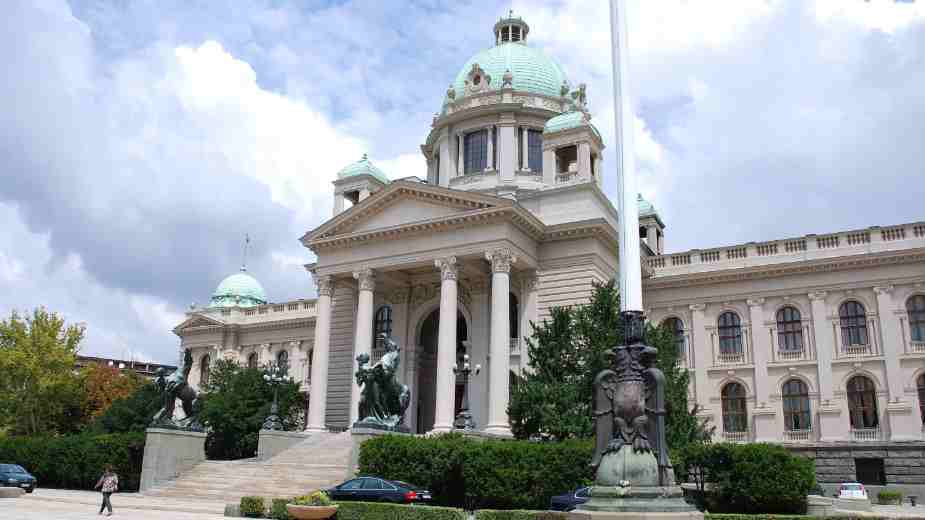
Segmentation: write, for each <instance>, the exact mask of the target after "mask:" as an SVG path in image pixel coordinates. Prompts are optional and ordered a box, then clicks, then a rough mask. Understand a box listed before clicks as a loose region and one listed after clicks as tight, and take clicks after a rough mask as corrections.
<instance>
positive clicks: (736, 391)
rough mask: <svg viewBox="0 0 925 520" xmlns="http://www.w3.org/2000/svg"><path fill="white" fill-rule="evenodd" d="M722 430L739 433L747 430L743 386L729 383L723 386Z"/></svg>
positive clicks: (746, 412)
mask: <svg viewBox="0 0 925 520" xmlns="http://www.w3.org/2000/svg"><path fill="white" fill-rule="evenodd" d="M722 398H723V431H724V432H726V433H741V432H746V431H748V411H747V410H746V408H745V387H744V386H742V385H741V384H739V383H729V384H727V385H726V386H724V387H723V391H722Z"/></svg>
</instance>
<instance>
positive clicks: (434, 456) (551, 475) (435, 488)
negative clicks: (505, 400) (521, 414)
mask: <svg viewBox="0 0 925 520" xmlns="http://www.w3.org/2000/svg"><path fill="white" fill-rule="evenodd" d="M592 450H593V447H592V445H591V441H587V440H581V441H579V440H575V441H564V442H555V443H552V442H551V443H536V442H529V441H500V440H484V441H482V440H473V439H467V438H464V437H463V436H462V435H459V434H446V435H438V436H434V437H425V438H420V437H410V436H399V435H383V436H379V437H375V438H373V439H370V440H368V441H366V442H364V443H363V445H362V446H361V448H360V457H359V472H360V474H362V475H376V476H379V477H383V478H387V479H392V480H403V481H406V482H412V483H414V484H416V485H419V486H423V487H425V488H427V489H429V490H430V491H431V492H432V493H433V497H434V503H435V504H437V505H441V506H451V507H465V508H466V509H483V508H491V509H546V508H547V507H548V506H549V498H550V497H551V496H553V495H557V494H560V493H564V492H567V491H570V490H573V489H576V488H578V487H580V486H582V485H586V484H588V483H590V481H591V480H592V478H593V472H592V470H591V468H590V467H589V465H588V463H589V462H590V461H591V453H592Z"/></svg>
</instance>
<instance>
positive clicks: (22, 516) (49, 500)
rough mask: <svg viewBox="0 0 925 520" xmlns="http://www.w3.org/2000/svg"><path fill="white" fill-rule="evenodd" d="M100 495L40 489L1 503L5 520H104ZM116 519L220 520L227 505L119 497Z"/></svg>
mask: <svg viewBox="0 0 925 520" xmlns="http://www.w3.org/2000/svg"><path fill="white" fill-rule="evenodd" d="M101 498H102V497H101V496H100V493H94V492H89V491H68V490H58V489H41V488H40V489H37V490H35V492H34V493H31V494H27V495H23V496H22V497H20V498H15V499H2V500H0V519H3V520H76V519H79V518H87V519H89V518H95V519H99V518H102V517H100V516H97V512H98V511H99V510H100V509H99V508H100V502H101ZM112 505H113V516H112V517H113V518H125V519H128V520H162V519H163V520H167V519H170V520H219V519H224V518H225V517H224V516H223V512H224V504H220V503H218V502H207V501H196V500H189V501H178V500H174V499H168V500H165V499H163V498H152V497H145V496H143V495H140V494H138V493H116V494H114V495H113V497H112Z"/></svg>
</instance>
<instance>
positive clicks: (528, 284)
mask: <svg viewBox="0 0 925 520" xmlns="http://www.w3.org/2000/svg"><path fill="white" fill-rule="evenodd" d="M522 280H523V286H524V289H525V290H526V291H527V292H533V291H535V290H536V289H537V287H539V285H540V279H539V277H538V276H537V274H536V269H530V270H528V271H524V273H523V275H522Z"/></svg>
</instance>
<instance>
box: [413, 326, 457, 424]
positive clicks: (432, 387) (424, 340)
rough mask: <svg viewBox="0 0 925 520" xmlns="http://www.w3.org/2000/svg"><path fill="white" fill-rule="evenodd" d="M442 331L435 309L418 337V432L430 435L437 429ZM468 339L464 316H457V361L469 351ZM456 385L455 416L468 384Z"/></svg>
mask: <svg viewBox="0 0 925 520" xmlns="http://www.w3.org/2000/svg"><path fill="white" fill-rule="evenodd" d="M439 330H440V309H439V308H438V309H435V310H434V311H433V312H431V313H430V314H429V315H428V316H427V318H425V319H424V323H422V324H421V333H420V336H419V337H418V346H419V347H420V348H421V351H420V352H419V353H418V356H417V359H418V366H417V381H415V384H416V386H417V399H418V402H417V405H418V411H417V433H427V432H429V431H430V430H432V429H434V416H435V412H436V406H437V336H438V331H439ZM468 339H469V326H468V324H467V323H466V318H465V316H463V314H462V313H461V312H460V313H457V315H456V358H457V360H458V359H459V358H460V357H461V356H462V355H463V354H464V353H465V351H466V348H465V346H464V343H463V342H464V341H467V340H468ZM455 386H456V396H455V398H454V402H455V403H456V405H455V410H454V412H453V415H454V417H455V415H456V412H458V411H459V407H460V406H461V404H462V395H463V391H464V390H465V385H463V384H462V382H461V381H458V382H457V384H456V385H455Z"/></svg>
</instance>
